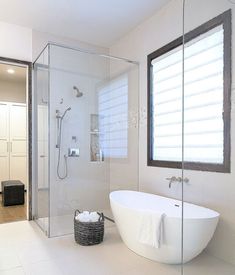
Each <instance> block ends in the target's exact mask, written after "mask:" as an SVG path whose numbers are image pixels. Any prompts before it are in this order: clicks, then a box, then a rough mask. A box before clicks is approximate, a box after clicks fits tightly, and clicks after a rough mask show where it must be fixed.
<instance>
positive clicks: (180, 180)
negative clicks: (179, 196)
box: [166, 176, 189, 188]
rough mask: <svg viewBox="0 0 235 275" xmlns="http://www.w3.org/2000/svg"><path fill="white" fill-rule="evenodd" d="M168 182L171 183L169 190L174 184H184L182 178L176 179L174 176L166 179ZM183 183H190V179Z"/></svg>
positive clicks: (185, 179)
mask: <svg viewBox="0 0 235 275" xmlns="http://www.w3.org/2000/svg"><path fill="white" fill-rule="evenodd" d="M166 180H168V181H169V188H171V185H172V182H182V178H181V177H175V176H172V177H171V178H166ZM183 181H184V182H185V183H188V182H189V179H188V178H184V180H183Z"/></svg>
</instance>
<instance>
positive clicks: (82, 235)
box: [74, 210, 104, 246]
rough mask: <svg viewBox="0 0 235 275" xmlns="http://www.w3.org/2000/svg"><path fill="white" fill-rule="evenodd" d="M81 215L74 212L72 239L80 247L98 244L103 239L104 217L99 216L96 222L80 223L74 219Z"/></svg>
mask: <svg viewBox="0 0 235 275" xmlns="http://www.w3.org/2000/svg"><path fill="white" fill-rule="evenodd" d="M79 213H81V212H80V211H79V210H76V211H75V213H74V238H75V241H76V242H77V243H78V244H80V245H86V246H87V245H94V244H99V243H101V242H102V241H103V238H104V215H103V213H101V214H99V215H100V218H99V221H97V222H80V221H78V220H76V219H75V217H76V216H77V215H78V214H79Z"/></svg>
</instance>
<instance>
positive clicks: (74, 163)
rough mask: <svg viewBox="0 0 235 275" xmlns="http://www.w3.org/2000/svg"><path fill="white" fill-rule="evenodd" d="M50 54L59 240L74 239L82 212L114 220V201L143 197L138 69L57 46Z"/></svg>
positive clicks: (54, 232)
mask: <svg viewBox="0 0 235 275" xmlns="http://www.w3.org/2000/svg"><path fill="white" fill-rule="evenodd" d="M46 51H49V91H50V96H49V112H48V126H49V129H50V131H49V132H50V135H49V156H50V157H49V164H48V167H49V168H50V169H49V170H50V175H49V189H50V196H49V209H50V210H49V236H50V237H53V236H60V235H64V234H70V233H72V232H73V215H74V211H75V210H76V209H78V210H80V211H83V210H88V211H98V212H103V213H104V214H105V215H106V216H107V217H108V218H111V219H112V214H111V210H110V204H109V193H110V192H111V191H113V190H119V189H128V190H138V65H137V63H135V62H128V61H125V60H122V59H118V58H110V57H108V56H105V55H99V54H94V53H89V52H86V51H82V50H75V49H71V48H67V47H64V46H59V45H55V44H49V45H48V47H47V49H46ZM106 226H113V223H112V222H110V221H108V220H107V221H106Z"/></svg>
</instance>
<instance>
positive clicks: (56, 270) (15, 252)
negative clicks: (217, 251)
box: [0, 221, 235, 275]
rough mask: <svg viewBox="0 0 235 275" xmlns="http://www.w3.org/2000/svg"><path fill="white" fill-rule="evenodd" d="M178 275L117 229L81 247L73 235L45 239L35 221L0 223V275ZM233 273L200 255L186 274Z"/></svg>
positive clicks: (223, 265) (228, 267) (174, 267)
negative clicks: (137, 251) (135, 246)
mask: <svg viewBox="0 0 235 275" xmlns="http://www.w3.org/2000/svg"><path fill="white" fill-rule="evenodd" d="M23 274H24V275H62V274H64V275H65V274H66V275H73V274H74V275H75V274H76V275H143V274H144V275H155V274H159V275H160V274H162V275H180V266H173V265H163V264H159V263H156V262H153V261H150V260H148V259H145V258H143V257H140V256H138V255H136V254H134V253H133V252H131V251H130V250H129V249H128V248H127V247H126V246H125V245H124V244H123V243H122V241H121V239H120V237H119V235H118V233H117V231H116V228H115V227H109V228H107V229H106V234H105V239H104V242H103V243H102V244H100V245H97V246H92V247H82V246H79V245H77V244H76V243H75V242H74V239H73V236H72V235H68V236H63V237H58V238H51V239H48V238H47V237H45V236H44V234H43V233H42V232H41V230H40V229H39V228H38V226H37V225H36V224H35V223H34V222H27V221H22V222H15V223H8V224H2V225H0V275H23ZM198 274H200V275H210V274H213V275H234V274H235V267H234V266H231V265H229V264H226V263H225V262H223V261H221V260H218V259H216V258H213V257H211V256H209V255H207V254H205V253H204V254H201V255H200V256H199V257H197V258H196V259H195V260H194V261H192V262H191V263H190V264H187V265H186V266H185V275H198Z"/></svg>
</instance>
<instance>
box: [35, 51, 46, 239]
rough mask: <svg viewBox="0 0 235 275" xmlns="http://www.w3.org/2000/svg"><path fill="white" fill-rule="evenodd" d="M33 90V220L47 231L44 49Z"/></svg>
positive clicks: (37, 61) (36, 64)
mask: <svg viewBox="0 0 235 275" xmlns="http://www.w3.org/2000/svg"><path fill="white" fill-rule="evenodd" d="M34 89H35V105H34V106H35V110H36V112H35V113H34V114H35V120H36V121H37V123H35V124H34V125H35V127H36V129H35V135H36V143H35V144H34V145H35V148H36V152H35V153H36V156H37V157H36V169H35V170H36V175H35V176H36V177H35V178H36V180H35V182H36V184H35V190H34V195H35V196H34V202H35V205H34V209H35V211H34V219H35V220H36V222H37V223H38V225H39V226H40V227H41V228H42V230H43V231H44V232H45V233H46V234H48V231H49V220H48V219H49V158H48V157H49V156H48V148H49V139H48V136H49V131H48V108H49V70H48V48H46V49H45V50H44V51H43V52H42V53H41V55H40V56H39V57H38V59H37V60H36V62H35V63H34Z"/></svg>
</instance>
